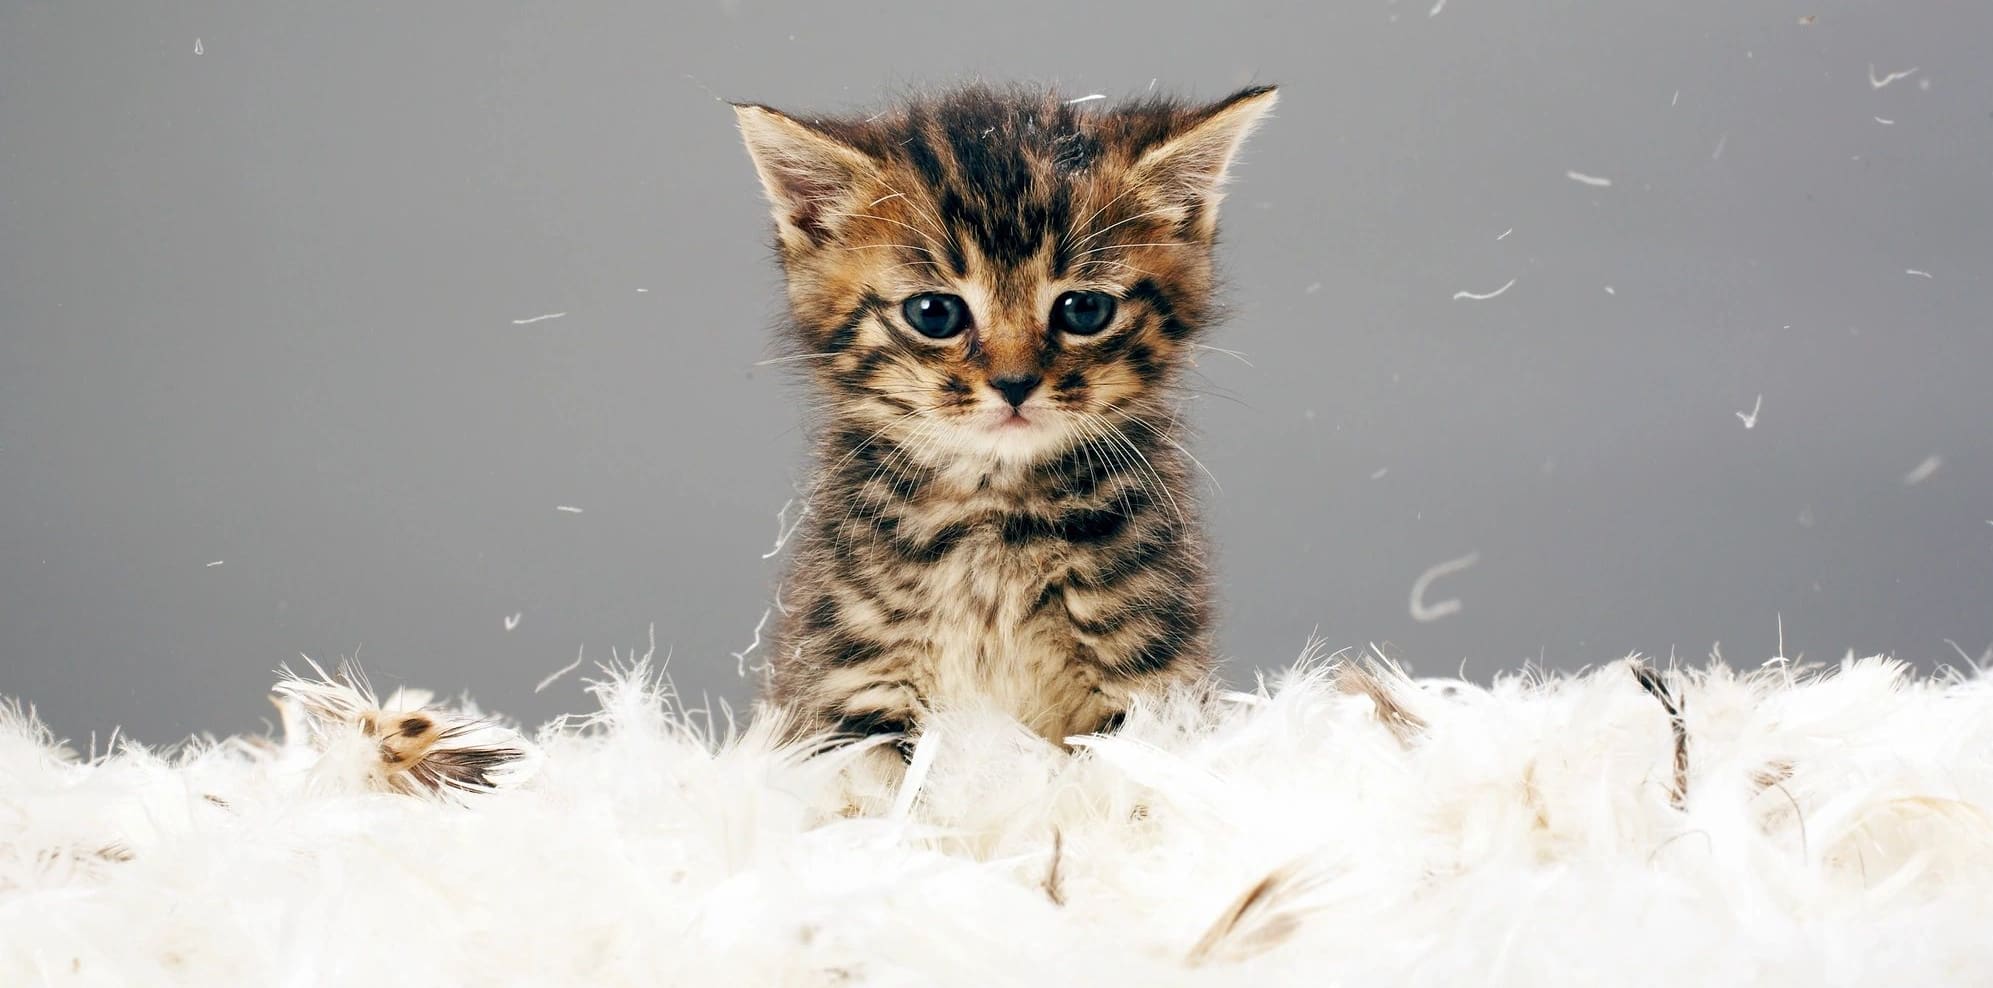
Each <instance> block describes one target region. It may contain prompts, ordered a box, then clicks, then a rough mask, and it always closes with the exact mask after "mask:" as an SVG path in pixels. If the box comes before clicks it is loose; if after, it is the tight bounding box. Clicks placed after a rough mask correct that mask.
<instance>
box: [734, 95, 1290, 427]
mask: <svg viewBox="0 0 1993 988" xmlns="http://www.w3.org/2000/svg"><path fill="white" fill-rule="evenodd" d="M1274 98H1275V97H1274V91H1273V89H1271V88H1270V87H1255V88H1252V89H1246V90H1243V91H1241V92H1239V93H1237V94H1234V95H1233V96H1230V97H1228V98H1226V99H1223V100H1220V101H1219V102H1217V103H1213V104H1210V105H1202V106H1188V105H1183V104H1179V103H1175V102H1171V101H1166V100H1148V101H1144V102H1139V103H1134V104H1130V105H1125V106H1121V107H1110V108H1104V109H1103V108H1100V105H1099V104H1097V103H1093V102H1091V101H1085V100H1081V101H1065V100H1061V99H1059V98H1058V97H1056V96H1053V95H1047V94H1032V95H1016V94H1004V93H998V92H994V91H992V90H989V89H984V88H971V89H965V90H960V91H956V92H952V93H948V94H945V95H941V96H937V97H932V98H921V99H916V100H914V101H912V102H911V103H909V104H907V105H905V106H903V107H900V108H898V109H896V110H893V111H891V112H888V113H885V114H881V115H879V116H876V117H870V118H865V119H841V120H826V119H809V120H805V119H799V118H796V117H791V116H788V115H785V114H783V113H780V112H777V111H775V110H772V109H769V108H767V107H763V106H740V107H737V110H738V113H739V117H740V126H741V132H742V135H743V136H744V137H745V139H746V141H747V148H748V152H749V154H750V155H751V156H752V157H753V159H754V166H755V169H756V170H757V171H758V172H759V173H760V175H761V181H762V185H763V187H764V188H765V189H766V191H767V193H768V198H769V200H770V202H771V204H772V205H773V208H774V213H775V223H776V229H777V234H778V238H777V249H778V251H779V253H780V256H781V260H782V266H783V270H784V272H785V273H786V274H787V276H788V285H789V302H790V306H791V309H792V311H793V316H794V318H793V320H792V325H793V329H794V339H793V342H794V343H795V345H796V347H797V349H798V354H797V356H798V358H799V359H803V360H807V361H808V362H809V365H810V367H811V368H812V373H813V376H814V378H815V379H816V380H817V381H818V382H819V384H820V385H821V386H822V387H824V388H825V390H826V391H827V392H828V399H829V412H830V414H831V416H832V417H833V418H834V419H835V420H837V421H838V422H839V423H841V424H844V425H847V426H850V427H852V428H857V429H862V430H864V432H865V433H867V434H874V433H877V434H880V435H884V436H887V437H890V438H893V439H895V440H897V443H898V445H900V446H902V447H903V448H907V449H912V450H918V451H919V455H920V456H921V457H923V458H925V459H927V460H929V461H936V460H948V459H952V460H958V461H959V460H962V459H965V458H967V459H973V460H978V461H982V462H999V461H1002V462H1011V463H1019V462H1030V461H1034V460H1038V459H1041V458H1045V457H1049V456H1052V455H1055V454H1057V453H1058V452H1060V451H1062V450H1064V449H1066V448H1068V447H1070V446H1071V445H1072V444H1074V443H1075V442H1077V441H1078V440H1080V439H1081V438H1083V437H1085V436H1087V435H1089V434H1097V433H1101V432H1103V431H1106V430H1114V431H1117V432H1119V431H1123V430H1126V429H1128V427H1129V426H1130V425H1131V424H1134V423H1150V424H1151V427H1153V422H1154V421H1155V420H1157V419H1159V418H1165V417H1167V416H1168V414H1169V412H1168V408H1167V407H1166V405H1167V402H1166V400H1165V397H1166V396H1165V392H1166V390H1167V388H1168V387H1169V385H1170V383H1171V382H1172V380H1173V379H1174V377H1175V376H1176V374H1177V372H1178V370H1179V369H1180V367H1181V365H1182V364H1183V363H1184V362H1185V360H1186V359H1187V354H1188V348H1189V347H1190V341H1191V339H1192V338H1193V337H1195V336H1196V335H1197V333H1198V330H1199V329H1200V328H1201V327H1202V325H1203V323H1204V322H1205V320H1206V319H1207V318H1208V316H1209V313H1210V311H1211V298H1210V296H1211V291H1212V285H1211V260H1212V259H1211V253H1212V243H1213V237H1214V234H1215V232H1216V226H1217V207H1218V200H1219V198H1220V190H1221V188H1222V186H1223V184H1224V180H1225V173H1226V169H1227V167H1228V166H1229V164H1230V163H1231V161H1232V158H1233V155H1234V154H1235V153H1236V152H1237V151H1238V148H1239V145H1240V144H1241V143H1242V142H1243V141H1244V140H1245V138H1246V135H1247V134H1248V133H1249V132H1250V131H1251V130H1252V129H1253V127H1254V125H1255V124H1256V123H1257V122H1258V121H1259V120H1260V119H1261V118H1262V117H1264V116H1265V115H1266V113H1267V111H1268V110H1270V109H1272V107H1273V103H1274Z"/></svg>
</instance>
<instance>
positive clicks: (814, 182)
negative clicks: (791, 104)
mask: <svg viewBox="0 0 1993 988" xmlns="http://www.w3.org/2000/svg"><path fill="white" fill-rule="evenodd" d="M734 115H735V116H736V117H738V118H739V120H740V136H741V139H742V140H743V141H745V142H746V143H747V154H748V157H750V158H752V159H754V170H755V171H756V172H757V173H759V174H760V175H761V188H762V190H763V191H765V192H766V193H767V194H768V204H769V206H770V208H771V209H772V210H773V211H774V213H775V226H776V230H777V232H778V233H779V234H780V235H781V237H782V242H783V244H785V245H787V246H790V247H794V248H798V249H803V248H811V247H820V246H822V245H823V244H824V242H825V241H827V240H828V239H830V236H831V233H832V232H833V230H834V228H835V226H836V224H837V220H838V219H839V217H840V215H842V214H844V213H848V212H849V211H850V209H851V205H852V203H851V200H852V199H853V198H854V197H855V196H856V195H857V193H858V186H859V184H860V183H861V182H862V181H863V179H864V178H865V176H867V175H868V174H871V173H872V172H874V171H875V170H876V168H877V164H876V162H874V161H873V160H872V159H871V158H869V157H867V156H866V155H865V153H864V152H862V151H859V150H858V149H857V148H854V147H852V146H851V145H849V144H846V143H844V142H843V141H841V140H838V139H837V138H835V137H832V136H831V135H830V134H827V133H825V132H823V131H822V130H819V129H817V128H815V127H811V126H810V125H808V124H806V123H803V122H802V121H800V120H797V119H795V118H794V117H791V116H788V115H787V114H784V113H782V112H780V111H777V110H772V109H769V108H768V107H765V106H759V105H756V104H752V103H736V104H734Z"/></svg>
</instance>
